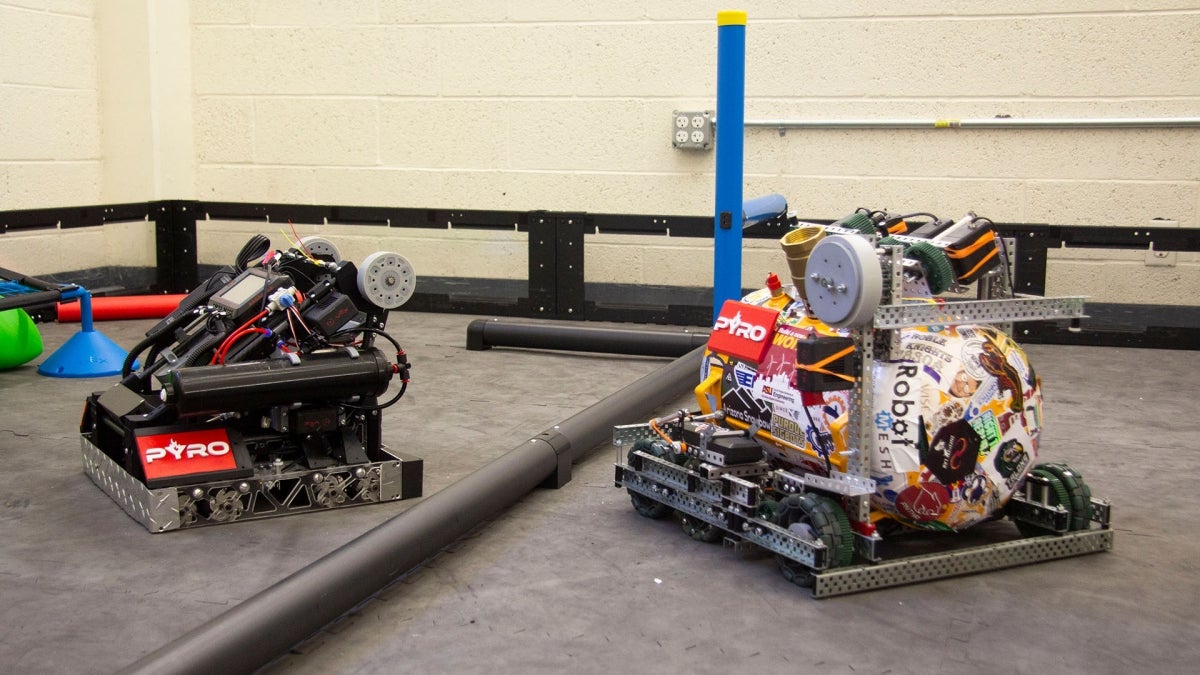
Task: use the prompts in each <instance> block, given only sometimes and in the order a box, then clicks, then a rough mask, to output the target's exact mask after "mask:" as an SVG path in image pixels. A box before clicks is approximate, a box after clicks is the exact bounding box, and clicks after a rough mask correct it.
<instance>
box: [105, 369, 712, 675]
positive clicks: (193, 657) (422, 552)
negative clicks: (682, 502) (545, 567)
mask: <svg viewBox="0 0 1200 675" xmlns="http://www.w3.org/2000/svg"><path fill="white" fill-rule="evenodd" d="M702 354H703V348H697V349H695V350H693V351H691V352H689V353H688V354H686V355H684V356H683V357H681V358H679V359H676V360H675V361H673V362H671V363H670V364H668V365H666V366H664V367H663V368H660V369H658V370H656V371H655V372H653V373H650V374H649V375H646V376H644V377H642V378H641V379H639V380H637V381H636V382H634V383H633V384H630V385H629V386H627V387H624V388H623V389H621V390H620V391H618V392H616V393H614V394H611V395H609V396H608V397H606V398H604V399H603V400H601V401H600V402H598V403H596V404H595V405H592V406H590V407H588V408H585V409H584V410H582V411H580V412H579V413H577V414H576V415H574V416H572V417H570V418H568V419H566V420H564V421H563V422H560V423H559V424H556V425H554V426H553V427H551V428H549V429H547V430H546V431H544V432H542V433H541V434H538V435H537V436H534V437H532V438H530V439H529V440H528V441H526V442H524V443H522V444H520V445H518V446H517V447H515V448H513V449H512V450H510V451H508V452H507V453H505V454H504V455H501V456H500V457H498V458H497V459H495V460H493V461H491V462H489V463H488V464H486V465H484V466H483V467H481V468H480V469H477V470H476V471H475V472H473V473H471V474H470V475H468V476H467V477H465V478H463V479H462V480H459V481H458V482H456V483H454V484H452V485H450V486H449V487H447V488H445V489H443V490H441V491H440V492H437V493H434V494H433V495H432V496H430V497H428V498H426V499H425V500H424V501H422V502H420V503H418V504H416V505H414V506H413V507H412V508H410V509H408V510H407V511H405V512H403V513H401V514H400V515H398V516H396V517H394V518H392V519H390V520H388V521H386V522H384V523H383V524H381V525H379V526H378V527H376V528H374V529H372V530H370V531H368V532H366V533H365V534H363V535H361V536H359V537H358V538H356V539H354V540H352V541H350V542H349V543H347V544H345V545H344V546H342V547H341V548H338V549H336V550H334V551H333V552H332V553H329V554H328V555H326V556H324V557H322V558H320V559H318V560H317V561H315V562H313V563H311V564H309V565H308V566H307V567H304V568H303V569H301V570H299V571H298V572H296V573H294V574H292V575H291V576H288V577H287V578H285V579H283V580H282V581H279V582H278V583H276V584H274V585H273V586H271V587H269V588H267V589H266V590H264V591H261V592H259V593H258V594H256V595H254V596H253V597H251V598H249V599H248V600H246V601H244V602H242V603H241V604H239V605H237V606H236V607H234V608H233V609H231V610H229V611H227V612H225V613H224V614H222V615H220V616H217V617H215V618H213V619H211V620H208V621H206V622H205V623H204V624H203V625H201V626H199V627H198V628H195V629H193V630H192V631H191V632H189V633H186V634H184V635H183V636H181V637H179V638H177V639H175V640H173V641H172V642H170V643H168V644H166V645H164V646H163V647H160V648H159V649H157V650H155V651H153V652H151V653H150V654H147V655H146V656H144V657H142V658H141V659H139V660H138V661H137V662H135V663H133V664H131V665H130V666H129V667H128V668H126V669H125V670H124V671H122V672H125V673H146V674H155V675H158V674H162V673H249V672H252V671H254V670H255V669H257V668H259V667H261V666H263V665H265V664H267V663H268V662H270V661H271V660H272V659H274V658H275V657H277V656H278V655H280V654H283V653H284V652H286V651H287V650H288V649H290V648H291V647H292V646H294V645H295V644H297V643H299V642H300V641H301V640H303V639H305V638H307V637H308V636H310V635H312V634H313V633H316V632H317V631H318V630H320V629H321V628H323V627H324V626H326V625H328V624H329V623H331V622H332V621H333V620H335V619H337V618H338V617H340V616H342V615H343V614H345V613H346V612H348V611H350V610H351V609H353V608H354V607H355V606H357V605H358V604H359V603H361V602H362V601H364V600H366V599H367V598H369V597H371V596H372V595H374V594H375V593H377V592H379V591H380V590H382V589H383V588H384V587H386V586H387V585H388V584H390V583H392V582H393V581H396V580H397V579H399V578H400V577H401V576H403V575H404V574H406V573H408V572H409V571H410V570H412V569H413V568H415V567H416V566H418V565H420V564H421V563H423V562H424V561H426V560H428V559H429V558H431V557H432V556H434V555H436V554H437V553H438V552H439V551H441V550H442V549H444V548H445V547H446V546H449V545H450V544H451V543H453V542H454V541H455V540H456V539H458V538H459V537H460V536H462V535H464V534H466V533H467V532H468V531H470V530H471V529H472V528H474V527H475V526H476V525H478V524H479V523H481V522H483V521H485V520H490V519H493V518H495V517H496V515H497V514H498V513H499V512H500V511H502V510H503V509H506V508H508V507H509V506H511V505H513V504H514V503H516V502H517V501H519V500H520V499H521V497H523V496H524V495H525V494H526V493H528V492H530V491H531V490H533V489H534V488H535V487H537V486H538V485H539V484H543V483H545V482H546V481H548V480H553V479H554V478H555V476H556V472H557V475H558V476H559V477H560V478H561V476H562V472H563V467H564V465H565V466H566V468H567V469H568V470H569V468H570V464H571V463H572V462H574V461H576V460H578V459H581V458H582V457H583V456H584V455H585V454H587V453H588V452H589V451H591V450H593V449H594V448H595V447H597V446H599V445H601V444H602V443H605V442H607V441H608V440H609V439H611V437H612V427H613V425H615V424H623V423H628V422H630V421H636V420H641V419H646V418H647V417H649V416H650V415H651V414H653V411H654V409H655V408H656V407H657V406H659V405H661V404H662V403H664V402H666V401H668V400H670V399H671V398H673V397H675V396H678V395H680V394H681V393H682V392H683V391H685V390H686V389H687V387H689V386H691V384H692V383H694V382H695V381H696V377H697V376H698V374H699V372H700V358H701V355H702Z"/></svg>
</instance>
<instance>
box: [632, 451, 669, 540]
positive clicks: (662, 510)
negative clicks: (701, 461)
mask: <svg viewBox="0 0 1200 675" xmlns="http://www.w3.org/2000/svg"><path fill="white" fill-rule="evenodd" d="M664 446H666V444H665V443H659V442H657V441H652V440H649V439H643V440H640V441H638V442H636V443H634V444H633V447H631V448H629V455H628V457H629V461H633V453H634V452H635V451H638V450H641V451H642V452H645V453H648V454H651V455H654V456H655V457H668V458H669V457H670V455H671V454H673V453H670V452H669V451H667V450H666V449H665V447H664ZM625 491H626V492H628V493H629V501H630V503H632V504H633V510H634V511H637V512H638V514H640V515H642V516H645V517H646V518H650V519H651V520H662V519H663V518H666V517H667V516H669V515H671V513H672V512H673V511H674V510H675V509H673V508H671V507H670V506H668V505H667V504H664V503H662V502H660V501H657V500H654V499H651V498H649V497H647V496H645V495H643V494H642V493H640V492H634V491H633V490H630V489H629V488H625Z"/></svg>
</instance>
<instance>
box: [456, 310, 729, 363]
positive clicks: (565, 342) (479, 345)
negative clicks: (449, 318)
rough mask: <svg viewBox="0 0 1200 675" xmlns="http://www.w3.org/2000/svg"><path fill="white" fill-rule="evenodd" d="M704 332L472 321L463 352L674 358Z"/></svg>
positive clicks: (705, 335)
mask: <svg viewBox="0 0 1200 675" xmlns="http://www.w3.org/2000/svg"><path fill="white" fill-rule="evenodd" d="M707 341H708V331H704V332H688V331H682V332H672V331H647V330H631V329H622V328H594V327H589V326H565V325H559V324H551V323H516V322H507V321H501V320H499V319H476V320H474V321H472V322H471V323H469V324H467V349H470V350H474V351H481V350H484V349H490V348H492V347H522V348H525V349H560V350H566V351H578V352H601V353H606V354H627V355H637V356H670V357H678V356H681V355H683V354H686V353H687V352H689V351H691V350H693V349H695V348H696V347H699V346H700V345H703V344H705V343H706V342H707Z"/></svg>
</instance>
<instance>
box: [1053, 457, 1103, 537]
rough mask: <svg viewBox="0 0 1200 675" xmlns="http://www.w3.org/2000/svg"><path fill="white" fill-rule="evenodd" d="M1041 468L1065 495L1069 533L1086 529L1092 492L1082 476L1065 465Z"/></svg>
mask: <svg viewBox="0 0 1200 675" xmlns="http://www.w3.org/2000/svg"><path fill="white" fill-rule="evenodd" d="M1041 468H1042V469H1043V470H1045V471H1046V472H1047V473H1049V474H1050V475H1052V476H1054V477H1055V478H1057V479H1058V481H1059V482H1060V483H1062V486H1063V489H1064V490H1065V491H1066V493H1067V501H1068V506H1067V508H1069V509H1071V531H1072V532H1075V531H1078V530H1086V529H1088V525H1089V524H1090V523H1091V520H1092V519H1091V510H1092V490H1091V488H1089V487H1088V486H1087V483H1084V482H1083V476H1082V475H1080V474H1079V473H1078V472H1077V471H1075V470H1074V469H1072V468H1071V467H1069V466H1067V465H1066V464H1043V465H1042V466H1041Z"/></svg>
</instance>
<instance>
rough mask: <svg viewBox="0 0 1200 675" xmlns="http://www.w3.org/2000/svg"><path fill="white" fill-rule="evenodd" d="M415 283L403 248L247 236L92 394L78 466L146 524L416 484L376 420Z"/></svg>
mask: <svg viewBox="0 0 1200 675" xmlns="http://www.w3.org/2000/svg"><path fill="white" fill-rule="evenodd" d="M415 282H416V275H415V273H414V271H413V269H412V266H411V265H410V264H409V263H408V261H407V260H406V259H404V258H403V257H402V256H400V255H399V254H395V253H389V252H382V251H381V252H377V253H374V254H371V255H370V256H368V257H367V258H366V260H365V261H364V262H363V264H362V266H361V267H358V266H355V265H354V264H353V263H350V262H348V261H344V260H341V258H340V255H339V253H338V251H337V248H336V247H335V246H334V245H333V244H332V243H331V242H329V241H327V240H325V239H323V238H320V237H307V238H303V239H300V240H299V242H298V243H297V244H296V245H295V246H293V247H291V248H289V249H287V250H272V249H271V246H270V241H269V240H268V239H267V238H266V237H263V236H261V235H256V236H255V237H253V238H251V239H250V241H248V242H247V243H246V245H245V246H244V247H243V248H242V250H241V252H240V253H239V254H238V256H237V259H236V261H235V263H234V265H232V266H226V267H222V268H220V269H219V270H217V271H216V272H215V273H214V274H213V275H212V276H211V277H210V278H209V279H208V280H207V281H206V282H204V283H203V284H201V285H200V286H199V287H198V288H196V289H195V290H193V291H192V292H191V293H190V294H188V295H187V296H186V297H185V298H184V299H183V301H182V302H181V303H180V304H179V307H178V308H177V309H175V310H174V311H173V312H171V313H170V314H169V315H168V316H167V317H166V318H164V319H163V320H162V321H160V322H159V323H158V324H156V325H155V326H154V327H152V328H151V329H150V330H149V331H147V332H146V334H145V339H143V340H142V341H141V342H140V343H138V345H137V346H135V347H134V348H133V349H131V350H130V352H129V355H128V357H127V358H126V359H125V362H124V364H123V368H122V372H121V380H120V382H118V383H117V384H115V385H113V386H112V387H111V388H109V389H107V390H105V391H101V392H97V393H94V394H92V395H91V396H89V397H88V399H87V401H86V403H85V405H84V412H83V418H82V421H81V423H80V436H81V444H82V453H83V459H84V466H85V471H86V472H87V474H88V475H89V476H90V477H91V478H92V480H93V481H94V482H95V483H96V484H97V485H98V486H100V487H101V488H102V489H103V490H104V491H105V492H107V493H108V495H109V496H110V497H112V499H113V500H114V501H116V502H117V503H118V504H120V505H121V506H122V507H123V508H124V509H125V510H126V511H127V512H128V513H129V514H130V515H131V516H132V517H133V518H135V519H136V520H138V521H139V522H141V523H142V524H143V525H145V526H146V528H147V529H149V530H150V531H151V532H163V531H168V530H175V529H182V528H188V527H196V526H203V525H214V524H223V523H230V522H235V521H241V520H248V519H251V518H262V517H271V516H281V515H289V514H295V513H301V512H308V511H313V510H319V509H329V508H338V507H343V506H353V505H359V504H369V503H379V502H386V501H390V500H394V499H402V498H409V497H418V496H420V494H421V483H422V471H423V463H422V461H421V460H420V459H419V458H416V457H413V456H410V455H406V454H404V453H400V452H397V451H394V450H391V449H389V448H388V447H387V446H385V445H384V444H383V441H382V429H381V416H382V411H383V410H384V409H386V408H387V407H389V406H391V405H393V404H395V403H396V402H397V401H399V400H400V399H401V397H403V396H404V393H405V391H406V389H407V387H408V382H409V371H410V364H409V362H408V356H407V354H406V353H405V351H404V350H403V349H402V348H401V347H400V345H399V343H398V342H397V341H396V340H395V339H394V338H393V337H392V336H391V335H389V334H388V333H387V332H386V331H385V327H386V322H387V316H388V312H389V311H390V310H393V309H396V308H397V307H399V306H401V305H402V304H403V303H404V302H405V301H407V300H408V298H409V297H411V295H412V293H413V289H414V285H415ZM143 355H144V360H143V363H144V365H143V366H142V367H140V368H138V367H137V366H138V359H139V357H141V356H143Z"/></svg>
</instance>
